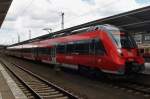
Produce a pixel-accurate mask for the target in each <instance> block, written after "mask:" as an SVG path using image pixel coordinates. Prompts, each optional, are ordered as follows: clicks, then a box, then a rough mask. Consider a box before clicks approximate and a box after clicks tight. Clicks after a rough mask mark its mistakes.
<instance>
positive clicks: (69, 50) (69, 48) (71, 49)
mask: <svg viewBox="0 0 150 99" xmlns="http://www.w3.org/2000/svg"><path fill="white" fill-rule="evenodd" d="M74 52H75V43H74V42H70V43H68V44H67V53H74Z"/></svg>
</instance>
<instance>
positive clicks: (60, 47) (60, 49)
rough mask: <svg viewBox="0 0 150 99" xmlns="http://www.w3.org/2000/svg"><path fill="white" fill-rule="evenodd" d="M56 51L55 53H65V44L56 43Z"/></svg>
mask: <svg viewBox="0 0 150 99" xmlns="http://www.w3.org/2000/svg"><path fill="white" fill-rule="evenodd" d="M56 51H57V53H65V52H66V48H65V44H59V45H57V48H56Z"/></svg>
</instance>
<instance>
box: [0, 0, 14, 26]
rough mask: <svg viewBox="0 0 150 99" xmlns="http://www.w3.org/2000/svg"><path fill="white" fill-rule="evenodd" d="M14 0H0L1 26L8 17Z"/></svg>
mask: <svg viewBox="0 0 150 99" xmlns="http://www.w3.org/2000/svg"><path fill="white" fill-rule="evenodd" d="M11 2H12V0H0V27H1V25H2V23H3V21H4V19H5V17H6V14H7V12H8V9H9V7H10V5H11Z"/></svg>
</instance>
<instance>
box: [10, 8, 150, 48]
mask: <svg viewBox="0 0 150 99" xmlns="http://www.w3.org/2000/svg"><path fill="white" fill-rule="evenodd" d="M149 16H150V6H147V7H144V8H140V9H136V10H133V11H129V12H125V13H121V14H118V15H113V16H110V17H106V18H102V19H98V20H95V21H91V22H88V23H84V24H81V25H78V26H74V27H70V28H67V29H63V30H60V31H56V32H53V33H52V34H47V35H43V36H39V37H36V38H33V39H30V40H27V41H23V42H20V43H17V44H13V45H11V46H14V45H19V44H25V43H29V42H34V41H38V40H44V39H48V38H50V37H51V36H50V35H58V34H61V33H65V34H67V33H70V32H72V31H74V30H78V29H81V28H86V27H90V26H95V25H99V24H113V25H115V26H117V27H120V28H123V29H125V30H128V31H130V32H134V33H135V32H137V33H138V32H142V31H150V28H149V27H150V17H149Z"/></svg>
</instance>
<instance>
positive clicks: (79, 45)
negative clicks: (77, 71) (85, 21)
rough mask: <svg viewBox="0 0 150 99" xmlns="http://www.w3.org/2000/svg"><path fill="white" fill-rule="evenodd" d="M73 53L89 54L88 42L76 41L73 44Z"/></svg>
mask: <svg viewBox="0 0 150 99" xmlns="http://www.w3.org/2000/svg"><path fill="white" fill-rule="evenodd" d="M74 49H75V52H76V53H80V54H89V41H88V40H84V41H78V42H76V43H75V48H74Z"/></svg>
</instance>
